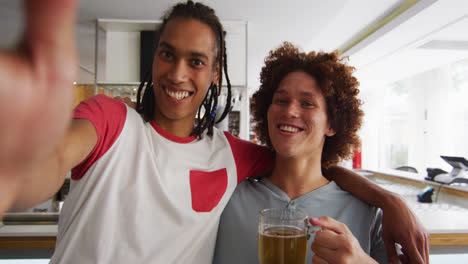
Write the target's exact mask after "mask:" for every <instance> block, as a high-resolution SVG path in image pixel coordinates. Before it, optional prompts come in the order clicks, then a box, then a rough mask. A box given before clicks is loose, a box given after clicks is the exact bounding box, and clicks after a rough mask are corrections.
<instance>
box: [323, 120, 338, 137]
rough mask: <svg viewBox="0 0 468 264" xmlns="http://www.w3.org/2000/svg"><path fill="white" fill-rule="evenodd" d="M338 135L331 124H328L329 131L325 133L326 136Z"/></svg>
mask: <svg viewBox="0 0 468 264" xmlns="http://www.w3.org/2000/svg"><path fill="white" fill-rule="evenodd" d="M335 134H336V131H335V129H334V128H333V127H332V126H331V125H330V122H328V128H327V131H326V132H325V135H326V136H327V137H333V136H334V135H335Z"/></svg>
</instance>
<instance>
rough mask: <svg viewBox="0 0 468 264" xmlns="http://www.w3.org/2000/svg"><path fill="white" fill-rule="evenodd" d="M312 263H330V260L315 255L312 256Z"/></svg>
mask: <svg viewBox="0 0 468 264" xmlns="http://www.w3.org/2000/svg"><path fill="white" fill-rule="evenodd" d="M312 263H314V264H328V262H327V261H326V260H325V259H323V258H321V257H319V256H317V255H314V256H313V257H312Z"/></svg>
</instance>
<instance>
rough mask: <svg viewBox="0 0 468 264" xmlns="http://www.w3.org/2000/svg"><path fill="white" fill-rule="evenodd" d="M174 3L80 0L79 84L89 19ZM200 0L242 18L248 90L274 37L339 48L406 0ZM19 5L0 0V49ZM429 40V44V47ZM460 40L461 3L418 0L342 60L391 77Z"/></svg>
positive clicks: (145, 15) (434, 63)
mask: <svg viewBox="0 0 468 264" xmlns="http://www.w3.org/2000/svg"><path fill="white" fill-rule="evenodd" d="M176 2H177V1H173V0H158V1H154V0H134V1H128V0H81V2H80V8H79V18H78V25H77V36H78V37H77V41H78V50H79V54H80V66H81V67H80V68H81V73H80V79H81V80H79V81H81V82H87V81H89V80H93V78H92V74H91V73H90V72H93V71H94V42H95V41H94V37H95V32H94V30H95V26H94V23H95V22H94V21H95V20H96V19H97V18H119V19H149V20H156V19H159V18H160V17H161V15H162V14H163V12H164V11H165V10H166V9H167V8H168V7H170V6H172V5H173V4H174V3H176ZM203 2H204V3H206V4H208V5H210V6H212V7H213V8H214V9H215V10H216V12H217V14H218V16H219V17H220V18H221V20H234V21H247V22H248V65H247V67H248V85H249V88H255V87H257V86H258V76H259V72H260V68H261V66H262V63H263V59H264V57H265V56H266V55H267V53H268V51H269V50H271V49H273V48H275V47H277V46H278V45H280V44H281V42H283V41H285V40H288V41H290V42H293V43H295V44H297V45H299V46H300V47H302V48H303V49H304V50H325V51H331V50H334V49H337V48H340V47H343V46H344V45H345V44H346V43H348V42H349V41H350V40H352V39H353V38H355V37H357V36H359V35H360V34H362V32H364V31H366V29H367V28H368V27H369V26H371V25H373V24H376V23H377V22H378V21H380V20H382V19H383V18H384V17H386V16H387V15H389V14H390V13H392V12H393V11H394V10H396V9H397V8H398V7H399V6H401V5H402V4H403V3H404V2H406V1H405V0H379V1H375V0H327V1H322V0H290V1H284V0H237V1H230V0H207V1H203ZM20 4H21V1H11V0H0V34H1V36H2V37H1V38H0V46H1V47H9V46H12V45H13V44H14V43H15V42H16V41H17V40H18V39H19V37H20V32H21V29H22V23H21V21H22V14H21V8H20ZM431 41H436V42H432V44H431V43H429V42H431ZM437 41H444V42H437ZM453 41H459V42H453ZM465 41H466V43H468V1H466V0H438V1H437V0H421V1H419V2H418V3H417V4H416V5H414V6H413V7H412V8H410V9H408V10H407V11H406V12H405V13H403V14H402V15H400V16H399V17H397V18H395V19H394V20H393V21H392V22H390V23H388V24H387V25H386V26H384V27H382V28H381V29H380V30H378V31H376V32H375V33H373V34H371V35H370V36H369V37H368V38H367V39H365V40H364V41H362V42H361V43H359V44H358V45H356V46H355V47H354V48H353V49H350V50H349V51H348V52H347V53H346V54H345V55H349V56H350V64H352V65H355V66H356V67H357V69H358V76H359V77H360V78H367V79H370V80H374V81H379V82H391V81H396V80H398V79H401V78H405V77H407V76H409V75H410V74H415V73H418V72H421V71H423V70H427V69H430V68H431V67H432V68H433V67H438V66H439V65H443V64H446V63H450V62H452V61H454V60H459V59H461V58H468V50H466V49H464V48H463V47H465V46H464V45H465V44H466V43H464V42H465ZM428 43H429V44H428ZM425 44H427V45H426V46H424V45H425ZM431 45H432V46H431ZM467 45H468V44H467ZM420 46H423V47H426V48H419V47H420ZM447 47H449V48H447ZM450 47H451V48H450ZM454 47H455V48H454ZM408 61H410V62H408ZM390 70H391V74H389V71H390Z"/></svg>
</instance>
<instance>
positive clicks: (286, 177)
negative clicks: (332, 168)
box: [269, 155, 329, 200]
mask: <svg viewBox="0 0 468 264" xmlns="http://www.w3.org/2000/svg"><path fill="white" fill-rule="evenodd" d="M314 156H315V158H287V157H281V156H279V155H276V158H275V165H274V168H273V172H272V173H271V176H270V177H269V180H270V182H271V183H273V184H274V185H276V186H277V187H279V188H280V189H281V190H283V191H284V192H285V193H286V194H287V195H288V196H289V198H291V199H292V200H294V199H296V198H298V197H300V196H302V195H304V194H306V193H309V192H311V191H313V190H315V189H318V188H320V187H322V186H324V185H326V184H328V183H329V181H328V180H327V179H326V178H325V177H324V176H323V175H322V166H321V160H320V159H321V156H320V155H314Z"/></svg>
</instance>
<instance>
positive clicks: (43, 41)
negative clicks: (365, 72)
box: [0, 0, 425, 263]
mask: <svg viewBox="0 0 468 264" xmlns="http://www.w3.org/2000/svg"><path fill="white" fill-rule="evenodd" d="M76 2H77V0H43V1H35V0H29V1H25V3H26V5H25V7H26V17H27V30H26V33H27V34H26V36H25V38H24V42H23V44H22V45H21V49H19V50H18V51H15V52H13V53H6V52H2V53H0V76H1V77H2V78H0V87H1V89H0V107H1V109H0V110H2V111H0V122H2V123H3V124H8V125H7V126H5V127H2V129H1V130H0V214H3V213H4V212H5V211H6V210H9V209H10V208H13V209H21V208H28V207H31V206H33V205H35V204H38V203H39V202H41V201H43V200H45V199H47V198H48V197H50V196H52V195H53V194H54V193H55V192H57V190H58V189H59V188H60V186H61V185H62V183H63V180H64V177H65V175H66V173H67V172H68V171H69V170H72V184H71V185H72V186H71V191H70V193H69V196H68V197H67V201H66V202H65V204H64V207H63V208H62V212H61V216H60V221H59V234H58V236H57V246H56V250H55V253H54V256H53V258H52V261H51V262H52V263H209V262H211V260H212V255H213V251H214V243H215V240H216V232H217V227H218V222H219V218H220V215H221V212H222V210H223V209H224V206H225V205H226V203H227V201H228V200H229V197H230V196H231V194H232V193H233V190H234V188H235V187H236V186H237V184H238V183H239V182H241V181H242V180H244V179H245V178H247V177H248V176H253V175H256V174H258V173H259V172H260V171H262V170H264V169H265V168H266V167H267V166H268V165H269V164H270V163H271V160H272V158H271V157H270V156H269V154H268V150H266V149H265V148H263V147H260V146H257V145H255V144H252V143H249V142H245V141H242V140H240V139H238V138H235V137H233V136H232V135H230V134H229V133H225V132H222V131H219V130H217V129H215V128H213V124H214V120H215V119H214V118H215V116H214V110H216V107H217V95H218V94H219V89H220V87H221V85H222V83H221V80H222V72H223V68H224V73H225V74H226V80H229V78H228V76H227V72H226V67H225V66H226V49H225V44H224V32H223V27H222V25H221V23H220V22H219V19H218V18H217V17H216V15H215V13H214V11H213V9H211V8H209V7H207V6H205V5H203V4H200V3H194V2H192V1H188V2H185V3H180V4H177V5H175V6H174V7H173V8H172V9H171V10H170V11H169V13H168V14H166V15H165V17H164V19H163V23H162V25H161V27H160V29H159V32H160V35H159V37H158V41H157V47H156V51H155V55H154V60H153V67H152V73H151V75H149V76H147V78H146V80H143V82H142V85H141V86H140V89H139V96H138V97H139V98H138V105H137V111H134V110H133V109H131V108H129V107H127V106H126V105H124V104H123V103H121V102H119V101H116V100H113V99H110V98H108V97H105V96H102V95H99V96H96V97H93V98H90V99H89V100H86V101H84V102H83V103H82V104H80V106H78V107H77V108H76V109H75V111H74V113H73V120H72V121H71V122H70V115H71V113H70V112H69V110H68V109H69V105H70V104H71V92H72V91H71V83H72V81H73V79H74V76H75V66H74V65H76V53H75V48H74V41H73V25H74V18H75V12H74V11H75V8H76ZM227 86H228V91H229V90H230V85H229V81H228V84H227ZM11 87H15V89H11ZM67 87H70V88H67ZM229 101H230V99H229V96H228V98H227V103H229ZM201 108H203V109H204V115H203V116H200V113H201V112H202V111H200V110H201ZM226 109H229V107H226ZM227 111H228V110H226V111H225V112H224V114H223V115H222V116H225V115H226V113H227ZM197 114H198V119H199V120H198V122H197V123H196V125H195V119H196V116H197ZM335 169H336V170H341V171H344V170H343V169H340V168H335ZM342 174H349V175H351V176H350V177H342V178H343V180H341V179H334V180H335V181H336V182H337V183H338V184H344V185H343V188H344V189H350V190H349V191H350V192H352V193H353V190H354V191H355V192H358V193H361V195H362V196H361V197H362V199H364V200H366V201H369V202H373V203H378V205H381V206H382V207H383V210H384V213H385V214H384V218H385V215H388V217H390V218H398V219H400V221H401V223H402V224H400V226H403V227H405V229H400V228H399V226H395V225H389V226H388V229H389V230H393V231H395V232H394V233H392V234H394V235H393V236H392V237H391V239H394V240H393V241H398V242H400V243H403V244H405V243H404V242H405V241H402V242H401V241H400V239H399V237H398V235H401V234H402V233H404V232H408V231H411V232H414V231H415V230H416V231H417V232H418V234H419V235H420V236H422V237H424V235H425V232H424V230H423V229H422V228H421V227H420V226H419V225H418V224H417V221H415V220H414V219H413V218H412V217H413V216H412V215H411V213H410V211H409V210H408V209H407V207H402V206H401V205H404V203H403V202H402V201H401V199H400V198H397V197H396V196H395V195H393V194H390V193H388V192H386V191H384V190H382V189H379V188H378V187H377V186H375V185H372V184H370V183H369V182H367V181H365V180H364V179H362V178H360V177H359V176H357V175H355V174H352V173H351V172H342ZM332 175H334V174H332ZM354 182H356V183H359V184H358V185H354V184H353V183H354ZM363 186H367V189H365V188H363ZM357 189H359V190H357ZM357 196H358V195H357ZM384 228H385V227H384ZM393 241H392V242H393ZM420 244H421V243H416V242H414V241H410V242H408V243H407V245H408V247H410V246H412V247H415V246H416V245H418V246H419V245H420Z"/></svg>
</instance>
